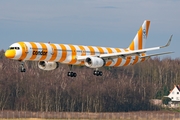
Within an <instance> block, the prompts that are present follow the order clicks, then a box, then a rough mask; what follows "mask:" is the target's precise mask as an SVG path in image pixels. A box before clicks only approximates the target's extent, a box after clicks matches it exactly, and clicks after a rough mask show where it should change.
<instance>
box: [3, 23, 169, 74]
mask: <svg viewBox="0 0 180 120" xmlns="http://www.w3.org/2000/svg"><path fill="white" fill-rule="evenodd" d="M149 26H150V21H148V20H145V21H144V23H143V24H142V26H141V27H140V29H139V30H138V32H137V34H136V36H135V38H134V39H133V41H132V42H131V44H130V45H129V47H128V48H126V49H122V48H111V47H98V46H83V45H70V44H53V43H40V42H17V43H14V44H12V45H11V46H10V47H9V49H8V50H7V51H6V53H5V56H6V57H7V58H10V59H15V60H19V61H26V60H31V61H39V63H38V66H39V68H40V69H43V70H53V69H55V68H57V67H58V64H57V63H64V64H69V65H85V66H87V67H90V68H96V69H97V68H100V67H103V66H114V67H118V66H127V65H134V64H136V63H139V62H143V61H145V60H146V59H148V58H149V57H150V56H156V55H162V54H169V53H171V52H166V53H160V54H152V55H146V54H145V53H146V52H147V51H152V50H157V49H161V48H164V47H167V46H169V44H170V41H171V38H172V36H171V38H170V40H169V41H168V43H167V44H166V45H165V46H159V47H153V48H146V49H145V48H144V46H145V42H146V39H147V36H148V31H149ZM21 72H25V68H24V67H23V66H22V70H21ZM94 75H97V76H98V75H100V76H102V72H101V71H98V70H96V71H94ZM68 76H71V77H72V76H76V73H73V72H71V73H70V72H68Z"/></svg>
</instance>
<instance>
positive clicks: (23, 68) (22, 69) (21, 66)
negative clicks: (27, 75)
mask: <svg viewBox="0 0 180 120" xmlns="http://www.w3.org/2000/svg"><path fill="white" fill-rule="evenodd" d="M20 72H26V69H25V67H24V63H23V62H21V65H20Z"/></svg>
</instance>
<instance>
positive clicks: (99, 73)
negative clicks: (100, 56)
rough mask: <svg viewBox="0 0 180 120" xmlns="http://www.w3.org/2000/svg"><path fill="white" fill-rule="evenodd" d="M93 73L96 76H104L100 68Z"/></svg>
mask: <svg viewBox="0 0 180 120" xmlns="http://www.w3.org/2000/svg"><path fill="white" fill-rule="evenodd" d="M93 74H94V75H96V76H102V75H103V73H102V71H99V70H94V72H93Z"/></svg>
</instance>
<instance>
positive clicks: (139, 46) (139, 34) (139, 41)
mask: <svg viewBox="0 0 180 120" xmlns="http://www.w3.org/2000/svg"><path fill="white" fill-rule="evenodd" d="M142 42H143V41H142V27H141V28H140V30H139V31H138V49H142V45H143V43H142Z"/></svg>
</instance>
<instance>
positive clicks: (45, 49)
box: [39, 43, 48, 61]
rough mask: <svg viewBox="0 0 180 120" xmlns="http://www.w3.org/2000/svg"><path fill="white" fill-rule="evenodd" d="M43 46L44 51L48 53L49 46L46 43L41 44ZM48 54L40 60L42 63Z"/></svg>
mask: <svg viewBox="0 0 180 120" xmlns="http://www.w3.org/2000/svg"><path fill="white" fill-rule="evenodd" d="M39 44H40V45H41V46H42V51H44V52H47V53H48V49H47V46H46V45H45V44H44V43H39ZM47 55H48V54H46V55H42V57H41V58H40V61H43V60H44V59H46V57H47Z"/></svg>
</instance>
